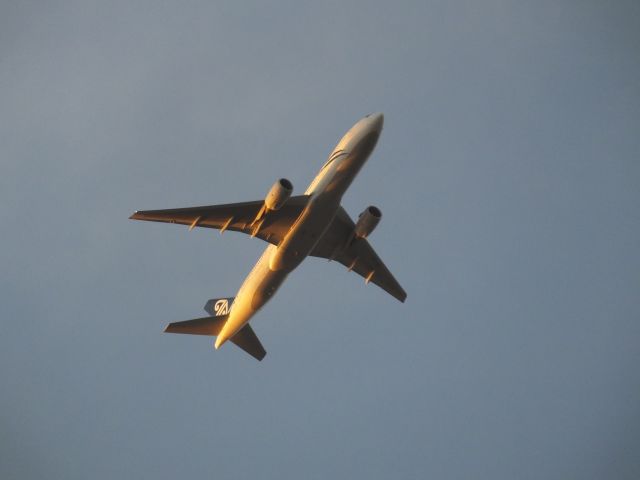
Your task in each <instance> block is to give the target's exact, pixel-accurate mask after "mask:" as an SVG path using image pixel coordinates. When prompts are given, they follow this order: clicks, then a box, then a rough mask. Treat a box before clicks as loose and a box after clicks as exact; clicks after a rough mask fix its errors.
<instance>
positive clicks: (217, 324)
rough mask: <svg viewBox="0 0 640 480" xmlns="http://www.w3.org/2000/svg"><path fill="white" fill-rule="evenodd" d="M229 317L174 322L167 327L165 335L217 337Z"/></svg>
mask: <svg viewBox="0 0 640 480" xmlns="http://www.w3.org/2000/svg"><path fill="white" fill-rule="evenodd" d="M228 317H229V315H223V316H221V317H204V318H194V319H193V320H185V321H184V322H174V323H170V324H169V325H167V328H165V329H164V331H165V333H186V334H189V335H210V336H215V335H218V333H220V330H222V327H223V326H224V323H225V322H226V321H227V318H228Z"/></svg>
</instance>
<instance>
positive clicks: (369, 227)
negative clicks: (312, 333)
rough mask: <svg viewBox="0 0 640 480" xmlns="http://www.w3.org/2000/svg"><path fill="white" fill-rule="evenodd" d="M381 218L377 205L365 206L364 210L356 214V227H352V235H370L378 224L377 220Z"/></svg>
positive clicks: (365, 236)
mask: <svg viewBox="0 0 640 480" xmlns="http://www.w3.org/2000/svg"><path fill="white" fill-rule="evenodd" d="M380 218H382V212H381V211H380V209H379V208H378V207H374V206H373V205H371V206H370V207H367V208H366V209H365V210H364V212H362V213H361V214H360V215H359V216H358V221H357V222H356V228H355V229H354V232H353V233H354V236H355V237H356V238H367V237H368V236H369V235H371V232H373V231H374V230H375V228H376V226H377V225H378V222H379V221H380Z"/></svg>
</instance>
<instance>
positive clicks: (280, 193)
mask: <svg viewBox="0 0 640 480" xmlns="http://www.w3.org/2000/svg"><path fill="white" fill-rule="evenodd" d="M291 192H293V185H292V184H291V182H290V181H289V180H287V179H286V178H281V179H280V180H278V181H277V182H276V183H274V184H273V187H271V190H269V193H267V197H266V198H265V199H264V206H265V208H266V209H267V210H268V211H273V210H279V209H280V208H282V206H283V205H284V204H285V203H286V201H287V200H289V197H290V196H291Z"/></svg>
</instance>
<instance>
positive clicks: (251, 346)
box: [230, 323, 267, 360]
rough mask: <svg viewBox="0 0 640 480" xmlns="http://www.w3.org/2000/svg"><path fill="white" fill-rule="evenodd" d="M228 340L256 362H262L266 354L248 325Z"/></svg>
mask: <svg viewBox="0 0 640 480" xmlns="http://www.w3.org/2000/svg"><path fill="white" fill-rule="evenodd" d="M230 340H231V342H232V343H235V344H236V345H237V346H238V347H240V348H241V349H242V350H244V351H245V352H247V353H248V354H249V355H251V356H252V357H253V358H255V359H257V360H262V359H263V358H264V356H265V355H266V354H267V351H266V350H265V349H264V347H263V346H262V344H261V343H260V340H258V336H257V335H256V333H255V332H254V331H253V328H251V326H250V325H249V324H248V323H247V324H246V325H245V326H244V327H242V328H241V329H240V331H239V332H238V333H236V334H235V335H234V336H233V337H231V339H230Z"/></svg>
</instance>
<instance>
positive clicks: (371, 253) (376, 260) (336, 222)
mask: <svg viewBox="0 0 640 480" xmlns="http://www.w3.org/2000/svg"><path fill="white" fill-rule="evenodd" d="M354 228H355V223H354V222H353V220H352V219H351V217H349V214H348V213H347V212H346V211H345V209H344V208H342V207H340V209H339V210H338V213H337V214H336V216H335V217H334V219H333V221H332V223H331V225H329V228H327V231H326V232H325V233H324V235H323V236H322V238H320V241H319V242H318V244H317V245H316V246H315V247H314V249H313V250H312V251H311V255H312V256H314V257H320V258H327V259H329V260H336V261H338V262H340V263H341V264H343V265H344V266H345V267H347V268H348V269H349V271H351V270H353V271H354V272H356V273H357V274H358V275H360V276H361V277H363V278H364V279H365V280H366V281H367V283H368V282H371V283H375V284H376V285H378V286H379V287H380V288H382V289H383V290H384V291H386V292H387V293H389V294H390V295H392V296H393V297H395V298H397V299H398V300H400V301H401V302H404V301H405V299H406V298H407V293H406V292H405V291H404V289H403V288H402V287H401V286H400V284H399V283H398V281H397V280H396V279H395V277H394V276H393V275H392V274H391V272H390V271H389V269H388V268H387V267H386V266H385V264H384V263H383V262H382V260H380V257H378V255H377V254H376V252H375V250H374V249H373V247H372V246H371V245H370V244H369V242H368V241H367V240H366V239H364V238H355V239H353V240H352V241H350V237H351V235H352V232H353V230H354Z"/></svg>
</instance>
